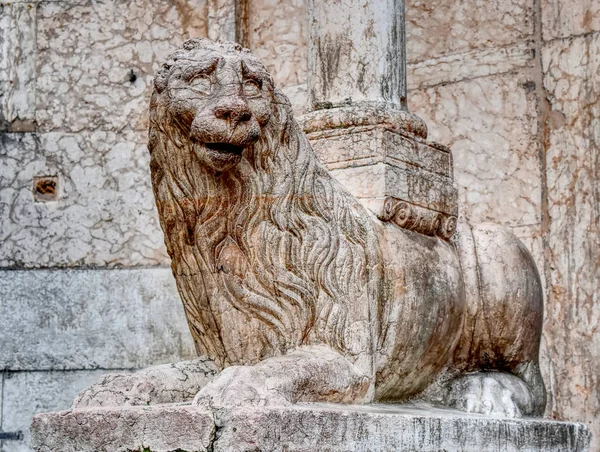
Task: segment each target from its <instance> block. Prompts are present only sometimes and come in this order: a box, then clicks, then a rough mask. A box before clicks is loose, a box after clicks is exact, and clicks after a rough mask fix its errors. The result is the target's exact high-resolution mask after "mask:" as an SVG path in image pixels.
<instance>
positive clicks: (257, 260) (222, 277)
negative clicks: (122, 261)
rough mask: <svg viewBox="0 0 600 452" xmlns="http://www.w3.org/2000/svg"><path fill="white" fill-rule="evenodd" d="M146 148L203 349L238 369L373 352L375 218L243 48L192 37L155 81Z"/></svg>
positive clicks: (179, 278) (163, 220)
mask: <svg viewBox="0 0 600 452" xmlns="http://www.w3.org/2000/svg"><path fill="white" fill-rule="evenodd" d="M149 149H150V153H151V163H150V165H151V171H152V184H153V189H154V194H155V198H156V203H157V206H158V211H159V217H160V221H161V225H162V228H163V230H164V233H165V243H166V245H167V250H168V252H169V255H170V256H171V259H172V268H173V273H174V275H175V278H176V281H177V286H178V289H179V292H180V294H181V297H182V299H183V304H184V307H185V310H186V315H187V318H188V322H189V325H190V328H191V331H192V335H193V336H194V340H195V342H196V346H197V349H198V352H199V353H200V354H203V355H208V356H209V357H211V358H212V359H214V360H216V361H217V363H218V364H220V365H227V364H243V363H253V362H256V361H258V360H260V359H263V358H265V357H267V356H271V355H274V354H280V353H283V352H285V350H287V349H289V348H291V347H295V346H298V345H302V344H309V343H328V344H330V345H332V346H333V347H335V348H337V349H338V350H342V351H343V352H344V353H346V352H348V353H351V354H353V355H356V356H359V355H361V356H367V355H368V354H367V353H364V351H365V350H364V347H367V345H365V344H366V342H368V341H369V337H370V333H368V332H367V330H366V329H368V322H369V316H370V314H369V309H371V308H370V306H371V305H372V302H373V299H375V298H376V297H375V295H374V293H373V290H375V289H373V288H372V287H370V286H369V284H368V281H371V278H370V276H369V272H372V271H373V267H374V265H373V262H374V258H373V256H372V253H373V252H374V251H373V250H375V249H376V248H377V247H376V245H374V244H373V243H370V240H372V237H373V234H372V232H371V231H370V227H371V226H370V223H369V218H368V216H367V214H366V212H365V211H364V210H363V209H362V207H361V206H360V204H359V203H358V202H357V201H356V200H354V198H352V197H351V196H350V195H349V194H348V193H346V192H345V191H344V189H343V188H342V187H341V186H340V185H339V184H337V183H336V182H335V181H334V180H333V179H332V178H331V177H330V175H329V174H328V173H327V171H326V170H325V169H324V168H323V167H322V166H321V165H320V164H319V162H318V161H317V159H316V158H315V155H314V153H313V151H312V148H311V146H310V144H309V142H308V140H307V138H306V137H305V135H304V134H303V133H302V131H301V130H300V128H299V126H298V124H297V123H296V122H295V121H294V119H293V115H292V108H291V105H290V102H289V100H288V99H287V98H286V97H285V96H284V95H283V94H282V93H281V92H280V91H279V90H277V89H276V88H275V86H274V84H273V80H272V78H271V76H270V75H269V74H268V73H267V71H266V70H265V68H264V66H263V65H262V64H261V63H260V62H259V61H258V60H257V59H256V58H255V57H254V56H253V55H252V54H251V53H250V52H249V51H248V50H246V49H243V48H241V47H240V46H239V45H237V44H233V43H213V42H211V41H208V40H205V39H193V40H190V41H188V42H186V43H185V44H184V46H183V48H182V49H180V50H178V51H176V52H175V53H174V54H173V55H172V56H171V57H170V59H169V60H168V62H167V63H166V64H165V65H164V66H163V67H162V69H160V70H159V71H158V73H157V75H156V78H155V89H154V93H153V95H152V100H151V105H150V137H149ZM361 329H365V331H362V330H361ZM361 331H362V332H361ZM348 334H351V335H354V336H357V335H358V336H361V337H364V340H362V339H361V340H358V341H357V340H356V338H355V337H353V338H352V339H351V340H348V338H347V337H346V335H348ZM365 341H366V342H365ZM346 343H351V344H356V343H360V344H363V345H364V347H363V348H361V349H357V350H351V351H349V350H347V348H346V345H345V344H346Z"/></svg>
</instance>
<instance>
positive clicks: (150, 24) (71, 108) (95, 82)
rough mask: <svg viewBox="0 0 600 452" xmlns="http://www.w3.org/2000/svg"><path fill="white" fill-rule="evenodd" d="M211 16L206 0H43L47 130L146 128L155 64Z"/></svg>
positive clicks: (40, 105)
mask: <svg viewBox="0 0 600 452" xmlns="http://www.w3.org/2000/svg"><path fill="white" fill-rule="evenodd" d="M206 16H207V13H206V4H205V0H177V1H173V2H171V1H167V0H159V1H152V2H149V1H146V0H133V1H129V2H120V1H117V0H108V1H105V2H96V1H86V2H84V3H81V2H75V3H72V2H70V1H61V2H43V3H40V4H39V6H38V15H37V50H38V61H37V101H36V104H37V114H36V115H37V122H38V126H39V130H42V131H57V130H60V131H68V132H78V131H82V130H86V129H87V130H90V129H91V130H95V129H103V130H122V129H124V128H132V129H137V130H145V129H146V128H147V107H148V100H149V96H150V93H151V87H152V85H151V83H152V77H153V75H154V71H155V70H156V69H157V68H158V67H159V65H160V64H161V63H162V61H163V60H164V58H165V57H166V56H167V55H168V54H169V53H171V52H172V51H173V50H175V48H177V47H178V46H179V45H181V43H182V42H183V41H184V40H185V39H186V38H188V37H195V36H206V34H207V25H206Z"/></svg>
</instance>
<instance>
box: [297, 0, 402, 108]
mask: <svg viewBox="0 0 600 452" xmlns="http://www.w3.org/2000/svg"><path fill="white" fill-rule="evenodd" d="M308 15H309V17H308V20H309V40H308V74H309V75H308V77H309V78H308V85H309V96H310V102H311V104H312V106H313V108H314V109H318V108H323V107H327V106H341V105H349V104H354V105H356V104H365V103H367V104H380V105H386V106H389V107H393V108H399V109H402V110H406V45H405V32H404V0H376V1H368V0H361V1H357V0H308Z"/></svg>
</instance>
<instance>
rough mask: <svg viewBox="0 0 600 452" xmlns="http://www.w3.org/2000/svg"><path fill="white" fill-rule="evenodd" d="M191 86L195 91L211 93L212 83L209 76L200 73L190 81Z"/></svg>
mask: <svg viewBox="0 0 600 452" xmlns="http://www.w3.org/2000/svg"><path fill="white" fill-rule="evenodd" d="M189 86H190V88H191V89H193V90H194V91H197V92H199V93H202V94H209V93H210V88H211V86H212V83H211V81H210V78H209V77H208V76H206V75H199V76H198V77H195V78H193V79H192V80H191V81H190V83H189Z"/></svg>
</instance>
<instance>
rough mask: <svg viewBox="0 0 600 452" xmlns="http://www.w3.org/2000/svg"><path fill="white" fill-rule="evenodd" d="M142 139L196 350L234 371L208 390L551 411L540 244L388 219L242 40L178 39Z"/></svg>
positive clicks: (277, 398) (252, 396) (220, 398)
mask: <svg viewBox="0 0 600 452" xmlns="http://www.w3.org/2000/svg"><path fill="white" fill-rule="evenodd" d="M149 149H150V153H151V171H152V184H153V189H154V194H155V198H156V203H157V206H158V212H159V217H160V221H161V225H162V228H163V230H164V233H165V243H166V246H167V250H168V252H169V255H170V256H171V259H172V269H173V274H174V276H175V279H176V281H177V287H178V289H179V293H180V295H181V298H182V300H183V304H184V307H185V312H186V315H187V319H188V323H189V326H190V330H191V332H192V335H193V338H194V341H195V344H196V348H197V351H198V353H199V354H200V355H204V356H207V357H209V358H210V359H212V360H214V362H215V363H216V364H217V366H218V368H220V369H225V370H223V372H222V373H221V374H220V375H219V376H217V377H216V379H215V380H214V381H212V382H211V383H210V384H208V385H207V386H206V387H205V388H204V389H202V390H201V391H200V394H199V395H198V401H201V400H208V401H209V402H210V403H216V404H219V403H222V404H224V403H238V402H239V403H256V404H285V403H293V402H296V401H298V400H328V401H342V402H355V403H357V402H368V401H371V400H397V401H401V400H406V399H408V398H412V399H415V398H420V399H423V400H428V401H433V402H438V403H442V404H446V405H450V406H454V407H458V408H462V409H466V410H469V411H478V412H501V413H503V414H506V415H514V416H518V415H522V414H536V413H540V412H541V410H542V409H543V406H544V403H545V401H544V397H545V391H544V386H543V382H542V380H541V377H540V374H539V368H538V364H537V363H538V361H537V360H538V347H539V340H540V332H541V318H542V317H541V316H542V313H541V303H542V295H541V286H540V283H539V277H538V275H537V271H536V269H535V265H534V264H533V261H532V259H531V256H530V255H529V253H527V251H526V250H524V248H523V247H522V245H521V244H520V243H519V242H518V240H517V239H516V238H514V236H512V235H510V234H509V233H506V232H504V231H503V230H501V229H499V228H496V227H492V226H479V227H470V226H469V225H466V224H461V225H460V226H459V233H458V239H457V240H456V241H455V243H448V242H445V241H443V240H440V239H438V238H434V237H426V236H423V235H420V234H418V233H415V232H411V231H406V230H403V229H400V228H399V227H397V226H395V225H393V224H391V223H385V222H381V221H380V220H378V219H377V218H376V217H375V216H374V215H372V214H371V213H369V212H367V211H366V210H365V209H364V208H363V207H362V206H361V205H360V203H359V202H358V201H357V200H356V199H354V198H353V197H352V196H351V195H350V194H349V193H348V192H347V191H346V190H345V189H344V187H343V186H342V185H340V184H339V183H338V182H337V181H336V180H334V179H333V178H332V177H331V175H330V174H329V173H328V172H327V170H325V169H324V168H323V166H321V165H320V163H319V162H318V161H317V159H316V157H315V155H314V153H313V150H312V148H311V146H310V143H309V142H308V140H307V138H306V137H305V135H304V134H303V132H302V130H301V129H300V127H299V126H298V124H297V123H296V121H295V120H294V118H293V115H292V108H291V105H290V103H289V101H288V99H287V98H286V97H285V96H284V95H283V94H282V93H281V92H280V91H279V90H278V89H277V88H276V87H275V86H274V83H273V79H272V77H271V76H270V75H269V74H268V72H267V71H266V70H265V68H264V66H263V65H262V64H261V63H260V62H259V61H258V60H257V59H256V58H255V57H254V56H253V55H252V54H251V53H250V52H249V51H248V50H246V49H243V48H241V47H240V46H238V45H236V44H232V43H213V42H211V41H208V40H204V39H194V40H190V41H188V42H186V43H185V44H184V46H183V48H182V49H180V50H178V51H176V52H175V53H174V54H173V55H171V57H170V59H169V61H168V62H167V63H166V64H165V65H163V67H162V69H160V70H159V72H158V73H157V75H156V78H155V90H154V93H153V95H152V101H151V106H150V141H149ZM475 253H478V257H479V261H477V262H476V261H475V260H473V259H472V256H473V255H474V254H475ZM515 268H518V269H519V271H518V272H516V271H515ZM474 275H475V276H474ZM474 280H477V281H476V282H474ZM484 387H485V388H486V389H485V391H484V390H483V389H482V388H484ZM482 391H483V392H485V395H484V396H481V394H482ZM507 394H508V397H507ZM482 397H483V399H486V398H487V399H486V400H483V399H482ZM478 398H479V399H482V400H483V401H484V402H485V403H483V404H482V403H479V405H478V403H473V400H477V399H478ZM494 404H495V405H494ZM490 406H492V409H491V410H490Z"/></svg>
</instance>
